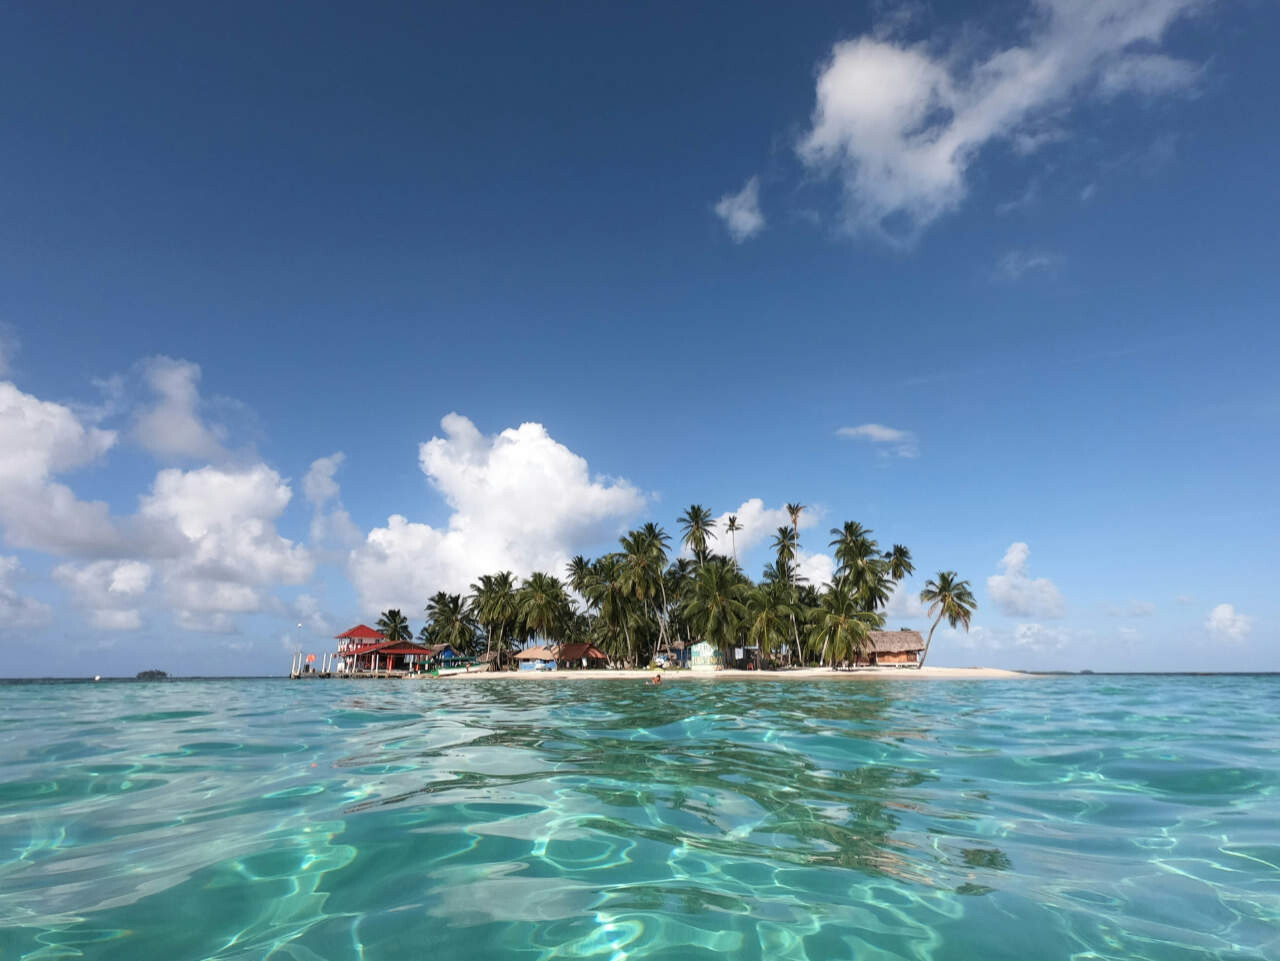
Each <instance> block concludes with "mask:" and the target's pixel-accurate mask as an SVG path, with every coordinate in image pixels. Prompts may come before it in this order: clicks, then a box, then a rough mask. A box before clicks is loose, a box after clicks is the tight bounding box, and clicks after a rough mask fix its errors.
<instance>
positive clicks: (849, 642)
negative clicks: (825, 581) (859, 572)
mask: <svg viewBox="0 0 1280 961" xmlns="http://www.w3.org/2000/svg"><path fill="white" fill-rule="evenodd" d="M883 623H884V618H883V617H881V616H880V615H879V614H876V613H875V612H873V611H863V610H859V609H858V602H857V599H856V598H855V597H854V595H853V593H852V592H851V591H850V590H849V588H848V587H847V586H846V585H843V584H833V585H832V586H831V588H830V589H829V590H827V591H824V592H823V594H822V598H821V600H820V602H819V605H818V608H817V610H816V611H815V612H814V618H813V626H812V627H811V628H810V629H809V636H808V643H809V649H810V650H815V649H816V650H817V651H818V652H819V653H818V662H819V663H822V662H824V661H825V660H826V657H827V655H828V654H830V655H831V663H832V664H833V665H834V664H835V663H837V662H838V661H849V660H852V659H853V658H854V657H855V656H856V655H858V654H861V653H862V652H863V651H865V650H866V649H867V648H868V646H869V645H870V633H871V631H872V629H873V628H877V627H880V626H881V625H882V624H883Z"/></svg>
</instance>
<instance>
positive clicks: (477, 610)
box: [468, 571, 518, 652]
mask: <svg viewBox="0 0 1280 961" xmlns="http://www.w3.org/2000/svg"><path fill="white" fill-rule="evenodd" d="M468 600H469V602H470V603H469V606H470V609H471V616H472V617H474V618H475V619H476V620H477V621H478V622H479V623H481V624H483V625H484V629H485V635H486V642H485V650H486V651H492V650H493V648H494V642H495V641H496V642H497V648H498V650H499V651H500V652H501V651H503V650H504V648H503V642H504V641H505V640H506V639H507V638H509V637H511V636H512V635H513V634H514V629H515V624H516V616H517V613H518V611H517V605H516V578H515V575H514V574H512V573H511V572H510V571H500V572H499V573H497V574H482V575H481V576H480V580H479V581H478V582H476V583H475V584H472V585H471V595H470V597H469V598H468Z"/></svg>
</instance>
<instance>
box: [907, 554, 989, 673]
mask: <svg viewBox="0 0 1280 961" xmlns="http://www.w3.org/2000/svg"><path fill="white" fill-rule="evenodd" d="M959 577H960V575H959V574H957V573H956V572H955V571H939V572H938V576H937V577H936V578H930V579H929V581H928V582H926V583H925V585H924V590H922V591H921V592H920V602H921V603H922V604H928V605H929V616H930V617H932V618H933V619H934V620H933V626H932V627H930V628H929V636H928V637H927V638H925V642H924V653H922V654H921V655H920V663H919V665H918V666H919V667H924V661H925V658H926V657H928V656H929V644H930V643H932V641H933V632H934V631H935V630H936V629H937V627H938V622H939V621H941V620H942V619H943V618H944V617H945V618H946V619H947V623H948V624H950V625H951V626H952V627H953V628H954V627H955V626H956V625H957V624H963V625H964V629H965V631H968V630H969V619H970V618H971V617H973V612H974V611H976V610H977V609H978V602H977V601H976V600H975V599H974V597H973V591H972V590H971V589H970V587H969V582H968V581H962V580H959ZM935 615H936V616H935Z"/></svg>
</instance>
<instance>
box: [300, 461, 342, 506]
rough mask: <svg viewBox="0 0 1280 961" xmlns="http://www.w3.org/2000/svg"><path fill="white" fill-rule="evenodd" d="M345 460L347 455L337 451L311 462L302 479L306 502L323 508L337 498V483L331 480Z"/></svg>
mask: <svg viewBox="0 0 1280 961" xmlns="http://www.w3.org/2000/svg"><path fill="white" fill-rule="evenodd" d="M346 459H347V455H346V454H344V453H342V451H338V452H337V453H335V454H330V455H329V456H328V457H318V458H316V459H315V460H313V461H312V462H311V467H310V468H309V469H308V470H307V476H306V477H304V478H303V479H302V493H303V494H304V495H305V496H306V498H307V500H308V501H310V502H311V503H312V504H314V505H315V506H316V507H323V506H324V505H325V504H327V503H328V502H329V501H331V500H333V499H334V498H336V497H337V496H338V493H339V488H338V482H337V481H335V480H334V479H333V475H334V474H336V473H337V472H338V468H339V467H341V466H342V463H343V461H345V460H346Z"/></svg>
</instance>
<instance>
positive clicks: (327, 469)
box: [302, 451, 362, 548]
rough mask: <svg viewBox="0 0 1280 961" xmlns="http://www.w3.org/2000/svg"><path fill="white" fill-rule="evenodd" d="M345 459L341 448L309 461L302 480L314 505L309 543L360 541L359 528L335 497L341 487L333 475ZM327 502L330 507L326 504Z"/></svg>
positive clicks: (348, 544) (345, 545) (347, 545)
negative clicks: (309, 465)
mask: <svg viewBox="0 0 1280 961" xmlns="http://www.w3.org/2000/svg"><path fill="white" fill-rule="evenodd" d="M345 460H346V455H345V454H343V453H342V451H338V452H337V453H334V454H330V455H329V456H328V457H320V458H317V459H316V460H314V461H312V462H311V467H310V469H309V470H308V471H307V476H306V477H304V478H303V480H302V492H303V494H304V495H306V498H307V500H308V501H309V502H310V503H311V505H312V506H313V507H314V508H315V512H314V514H313V515H312V518H311V543H312V544H313V545H324V544H329V543H331V544H336V545H338V546H340V547H343V548H350V547H353V546H355V545H356V544H358V543H359V542H360V541H361V540H362V536H361V533H360V529H359V528H358V527H356V525H355V524H354V523H353V522H352V520H351V515H350V514H348V513H347V510H346V508H344V507H343V506H342V502H341V501H339V500H338V496H339V494H340V493H341V488H340V487H339V485H338V482H337V480H335V478H334V475H335V474H336V473H337V472H338V468H339V467H341V466H342V464H343V462H344V461H345ZM331 501H332V502H333V506H332V507H329V506H328V505H329V503H330V502H331Z"/></svg>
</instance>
